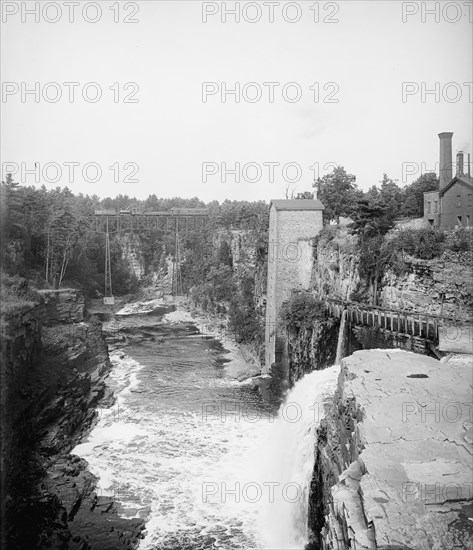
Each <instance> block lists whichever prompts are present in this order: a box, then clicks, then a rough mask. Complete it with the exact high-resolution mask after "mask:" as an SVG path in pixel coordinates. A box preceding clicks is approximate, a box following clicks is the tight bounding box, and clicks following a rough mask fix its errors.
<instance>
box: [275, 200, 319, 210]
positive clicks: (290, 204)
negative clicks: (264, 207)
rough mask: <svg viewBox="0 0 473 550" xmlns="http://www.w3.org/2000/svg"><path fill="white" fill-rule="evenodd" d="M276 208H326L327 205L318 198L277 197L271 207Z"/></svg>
mask: <svg viewBox="0 0 473 550" xmlns="http://www.w3.org/2000/svg"><path fill="white" fill-rule="evenodd" d="M271 206H274V208H275V209H276V210H324V209H325V206H324V205H323V204H322V203H321V202H320V201H319V200H318V199H285V200H280V199H275V200H272V201H271V203H270V205H269V207H270V208H271Z"/></svg>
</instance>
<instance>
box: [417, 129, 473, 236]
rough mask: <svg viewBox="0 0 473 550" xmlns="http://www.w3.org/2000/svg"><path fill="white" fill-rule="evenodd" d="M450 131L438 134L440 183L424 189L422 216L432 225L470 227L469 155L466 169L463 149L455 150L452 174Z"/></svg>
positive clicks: (472, 189) (472, 210)
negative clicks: (455, 158) (425, 190)
mask: <svg viewBox="0 0 473 550" xmlns="http://www.w3.org/2000/svg"><path fill="white" fill-rule="evenodd" d="M452 136H453V133H452V132H442V133H441V134H439V138H440V169H439V176H440V185H439V190H438V191H428V192H427V193H424V220H425V221H426V223H427V224H429V225H431V226H434V227H443V228H446V229H447V228H454V227H472V223H473V179H472V178H471V175H470V155H468V162H467V173H466V174H465V171H464V169H465V162H464V156H463V152H462V151H459V152H458V153H457V160H456V163H455V176H454V177H453V166H454V165H453V162H452Z"/></svg>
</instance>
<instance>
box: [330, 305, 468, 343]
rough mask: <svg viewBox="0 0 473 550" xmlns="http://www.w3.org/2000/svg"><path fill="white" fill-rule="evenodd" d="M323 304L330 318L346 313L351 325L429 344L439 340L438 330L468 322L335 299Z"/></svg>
mask: <svg viewBox="0 0 473 550" xmlns="http://www.w3.org/2000/svg"><path fill="white" fill-rule="evenodd" d="M325 304H326V308H327V312H328V313H329V315H331V316H333V317H338V318H340V317H341V316H342V312H343V311H344V310H346V311H347V322H348V323H350V324H352V325H357V326H369V327H379V328H381V329H384V330H389V331H393V332H397V333H399V334H406V335H409V336H416V337H418V338H424V339H425V340H429V341H432V342H438V340H439V327H445V326H464V325H466V324H467V323H468V319H458V318H454V317H446V316H442V315H436V314H433V313H417V312H415V311H403V310H399V309H385V308H381V307H378V306H369V305H363V304H359V303H357V302H348V301H344V300H338V299H334V298H327V299H325Z"/></svg>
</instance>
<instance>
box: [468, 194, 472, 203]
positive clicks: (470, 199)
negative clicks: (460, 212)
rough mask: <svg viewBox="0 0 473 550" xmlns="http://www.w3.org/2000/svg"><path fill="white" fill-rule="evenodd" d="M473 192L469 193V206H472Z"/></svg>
mask: <svg viewBox="0 0 473 550" xmlns="http://www.w3.org/2000/svg"><path fill="white" fill-rule="evenodd" d="M472 197H473V194H471V193H468V206H471V204H472V202H473V200H472Z"/></svg>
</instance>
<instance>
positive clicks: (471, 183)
mask: <svg viewBox="0 0 473 550" xmlns="http://www.w3.org/2000/svg"><path fill="white" fill-rule="evenodd" d="M455 183H461V184H463V185H466V186H467V187H470V188H471V189H473V178H471V177H468V176H455V177H454V178H453V179H452V181H451V182H450V183H449V184H447V185H446V186H445V187H444V188H443V189H440V195H444V194H445V192H446V191H448V190H449V189H450V187H452V186H453V185H455Z"/></svg>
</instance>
